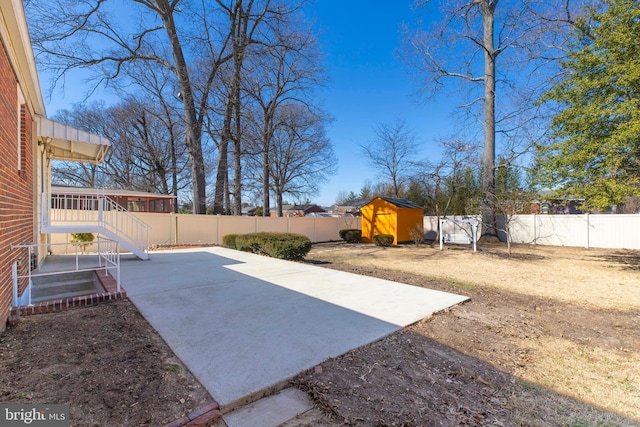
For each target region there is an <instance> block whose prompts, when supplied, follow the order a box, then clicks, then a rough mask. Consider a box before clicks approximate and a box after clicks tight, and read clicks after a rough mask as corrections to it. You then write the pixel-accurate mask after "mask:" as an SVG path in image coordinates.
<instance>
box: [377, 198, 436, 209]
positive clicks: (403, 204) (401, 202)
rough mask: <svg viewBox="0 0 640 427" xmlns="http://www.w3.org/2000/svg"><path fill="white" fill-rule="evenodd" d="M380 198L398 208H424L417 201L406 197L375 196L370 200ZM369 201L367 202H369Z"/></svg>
mask: <svg viewBox="0 0 640 427" xmlns="http://www.w3.org/2000/svg"><path fill="white" fill-rule="evenodd" d="M378 198H379V199H382V200H384V201H385V202H387V203H391V204H392V205H395V206H397V207H399V208H417V209H424V208H423V207H422V206H420V205H419V204H417V203H414V202H412V201H411V200H407V199H400V198H394V197H375V198H373V199H371V201H373V200H375V199H378ZM371 201H370V202H369V203H371Z"/></svg>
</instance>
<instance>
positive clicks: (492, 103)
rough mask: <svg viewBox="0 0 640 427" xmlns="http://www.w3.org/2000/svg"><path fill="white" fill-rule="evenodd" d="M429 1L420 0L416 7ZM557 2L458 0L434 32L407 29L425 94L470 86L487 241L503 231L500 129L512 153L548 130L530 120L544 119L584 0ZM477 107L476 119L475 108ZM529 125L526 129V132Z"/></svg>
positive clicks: (467, 106)
mask: <svg viewBox="0 0 640 427" xmlns="http://www.w3.org/2000/svg"><path fill="white" fill-rule="evenodd" d="M430 3H432V2H429V1H428V0H426V1H425V0H419V1H417V5H418V6H419V8H418V10H420V7H423V6H427V5H428V4H430ZM559 3H561V4H551V3H549V2H539V1H531V2H499V1H498V0H454V1H448V2H443V3H442V5H443V9H442V11H441V13H442V16H443V19H442V20H441V21H439V22H437V23H435V24H434V25H433V28H432V29H431V31H423V30H421V29H417V30H416V31H412V30H409V28H408V27H406V28H405V38H406V40H407V41H408V49H407V50H406V51H405V53H406V54H407V56H406V58H407V59H408V61H409V63H410V64H411V65H412V66H413V67H414V68H415V69H417V70H419V72H420V73H424V75H423V76H421V77H422V81H423V82H424V83H423V85H422V86H423V89H424V90H425V91H426V92H429V93H434V92H435V91H437V90H439V89H440V88H441V87H442V86H443V85H444V84H445V83H446V81H447V80H449V79H453V80H457V81H459V82H462V83H470V84H471V91H470V93H469V95H468V96H469V100H468V102H466V103H465V104H464V105H462V107H464V110H465V111H467V112H470V113H471V118H472V119H474V120H477V122H479V123H481V124H482V134H483V140H484V148H483V165H482V205H481V213H482V222H483V236H485V238H488V237H496V236H497V230H496V216H495V210H494V208H495V173H496V160H495V159H496V134H500V136H501V140H502V141H503V142H505V144H506V145H507V146H508V149H507V151H509V152H510V156H511V157H513V158H515V157H516V156H520V155H522V154H523V153H524V152H526V151H527V150H528V149H529V148H530V147H531V146H533V144H534V143H535V142H537V141H539V140H540V139H541V138H543V136H544V131H545V130H544V128H543V127H540V128H539V132H535V133H534V132H531V130H532V128H533V127H532V126H533V125H532V123H534V122H535V121H537V120H540V118H541V116H540V113H539V111H538V108H539V106H538V105H536V104H535V101H536V100H537V99H538V97H539V95H540V94H541V93H543V92H544V88H545V87H548V85H549V84H552V83H553V80H554V79H553V73H554V71H555V70H556V69H557V59H558V58H559V57H561V56H562V55H561V51H562V49H563V45H564V44H565V42H566V39H567V38H566V34H567V26H568V25H573V24H575V22H576V21H575V20H574V18H573V16H574V15H575V14H576V13H577V10H578V9H579V3H580V2H577V1H573V2H572V1H569V0H565V1H563V2H559ZM498 59H500V62H498ZM478 85H479V86H478ZM497 100H499V102H498V105H497ZM479 107H481V111H480V112H479V114H478V115H479V117H476V116H475V114H473V112H474V111H475V110H474V109H475V108H479ZM527 127H528V128H529V129H528V131H529V132H528V134H527V131H524V132H523V129H524V128H527ZM518 145H519V146H520V148H516V147H517V146H518Z"/></svg>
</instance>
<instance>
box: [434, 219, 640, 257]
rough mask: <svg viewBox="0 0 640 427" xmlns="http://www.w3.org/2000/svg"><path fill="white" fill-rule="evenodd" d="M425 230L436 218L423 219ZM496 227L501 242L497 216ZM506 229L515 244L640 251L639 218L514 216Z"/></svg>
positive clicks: (457, 227)
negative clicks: (508, 230)
mask: <svg viewBox="0 0 640 427" xmlns="http://www.w3.org/2000/svg"><path fill="white" fill-rule="evenodd" d="M450 218H452V219H462V218H464V217H462V216H452V217H450ZM476 218H478V219H479V217H476ZM464 226H467V228H469V226H468V225H467V224H454V223H446V224H445V227H444V230H443V232H444V233H451V234H454V233H457V234H459V233H465V232H468V233H469V234H470V233H471V230H470V229H469V230H466V229H464ZM424 227H425V230H426V231H430V230H433V231H437V229H438V220H437V217H435V216H426V217H425V218H424ZM498 228H499V229H500V231H499V233H498V234H499V237H500V239H501V240H503V241H506V234H505V230H506V227H505V219H504V218H503V217H498ZM509 229H510V233H511V238H512V241H513V242H514V243H527V244H538V245H551V246H576V247H585V248H611V249H640V215H596V214H584V215H514V216H513V217H511V218H510V219H509Z"/></svg>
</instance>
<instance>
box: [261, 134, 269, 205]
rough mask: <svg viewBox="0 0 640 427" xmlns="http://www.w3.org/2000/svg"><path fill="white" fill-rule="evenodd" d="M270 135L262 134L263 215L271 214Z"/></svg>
mask: <svg viewBox="0 0 640 427" xmlns="http://www.w3.org/2000/svg"><path fill="white" fill-rule="evenodd" d="M269 145H270V144H269V137H268V136H267V132H263V135H262V216H269V205H270V204H271V202H270V200H269V176H270V174H269Z"/></svg>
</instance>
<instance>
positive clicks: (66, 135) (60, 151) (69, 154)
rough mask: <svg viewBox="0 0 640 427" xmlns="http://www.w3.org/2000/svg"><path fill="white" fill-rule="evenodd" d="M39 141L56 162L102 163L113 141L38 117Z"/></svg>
mask: <svg viewBox="0 0 640 427" xmlns="http://www.w3.org/2000/svg"><path fill="white" fill-rule="evenodd" d="M37 122H38V141H40V142H41V143H43V144H44V145H45V146H46V149H47V151H48V152H49V156H50V158H51V159H54V160H68V161H76V162H89V163H94V164H98V163H102V161H103V160H104V159H105V156H106V155H107V153H108V152H109V149H110V148H111V141H109V140H108V139H107V138H104V137H102V136H100V135H96V134H93V133H89V132H85V131H83V130H80V129H76V128H74V127H72V126H68V125H65V124H62V123H59V122H56V121H54V120H51V119H47V118H46V117H42V116H38V117H37Z"/></svg>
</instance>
